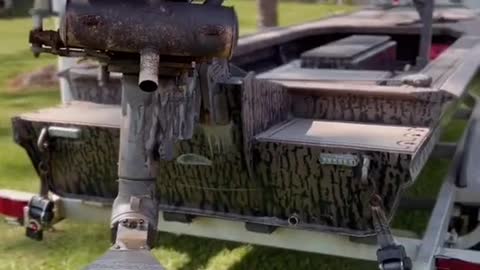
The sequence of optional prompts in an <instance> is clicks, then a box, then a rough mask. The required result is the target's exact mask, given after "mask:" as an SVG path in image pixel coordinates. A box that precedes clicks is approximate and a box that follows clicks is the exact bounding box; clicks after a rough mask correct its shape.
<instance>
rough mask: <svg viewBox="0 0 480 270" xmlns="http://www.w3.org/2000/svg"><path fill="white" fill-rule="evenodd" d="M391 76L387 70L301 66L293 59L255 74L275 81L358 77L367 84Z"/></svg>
mask: <svg viewBox="0 0 480 270" xmlns="http://www.w3.org/2000/svg"><path fill="white" fill-rule="evenodd" d="M391 77H392V73H391V72H388V71H375V70H348V69H313V68H302V67H301V63H300V60H294V61H292V62H290V63H288V64H286V65H283V66H280V67H278V68H275V69H272V70H270V71H268V72H264V73H261V74H259V75H258V76H257V78H258V79H266V80H275V81H345V80H347V81H353V80H355V79H358V81H361V82H363V83H368V84H376V82H378V81H381V80H384V79H388V78H391Z"/></svg>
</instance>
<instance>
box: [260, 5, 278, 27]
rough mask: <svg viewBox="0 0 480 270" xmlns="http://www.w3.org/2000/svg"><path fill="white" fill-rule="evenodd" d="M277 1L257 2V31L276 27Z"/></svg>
mask: <svg viewBox="0 0 480 270" xmlns="http://www.w3.org/2000/svg"><path fill="white" fill-rule="evenodd" d="M277 6H278V0H257V9H258V15H257V26H258V28H259V29H265V28H269V27H275V26H277V25H278V10H277Z"/></svg>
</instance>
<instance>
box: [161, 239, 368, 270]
mask: <svg viewBox="0 0 480 270" xmlns="http://www.w3.org/2000/svg"><path fill="white" fill-rule="evenodd" d="M158 237H159V239H160V241H159V245H160V247H161V248H162V249H173V250H175V251H177V252H180V253H184V254H187V256H188V257H189V258H190V260H189V261H188V262H187V263H186V264H184V265H183V266H182V267H180V268H179V269H181V270H194V269H217V268H220V269H229V270H250V269H264V270H268V269H272V270H273V269H279V270H280V269H297V270H303V269H305V270H307V269H317V270H327V269H332V270H333V269H335V270H350V269H352V270H353V269H356V270H363V269H365V270H367V269H375V267H376V264H375V263H373V262H366V261H359V260H353V259H348V258H338V257H332V256H324V255H319V254H313V253H307V252H298V251H292V250H286V249H280V248H271V247H262V246H252V245H245V244H240V243H234V242H228V241H220V240H213V239H205V238H197V237H192V236H176V235H174V234H168V233H160V234H159V236H158ZM242 247H243V248H246V251H245V252H241V253H240V254H239V255H233V256H236V257H235V258H232V257H233V256H232V255H230V258H229V263H227V265H225V264H224V265H222V264H221V262H215V264H214V265H212V263H213V261H214V260H215V259H216V258H217V257H219V256H226V255H225V253H228V252H231V253H233V252H234V251H235V249H240V248H242ZM222 253H223V254H222ZM227 256H228V255H227ZM160 259H161V258H160ZM232 260H233V261H234V262H233V263H232V262H231V261H232Z"/></svg>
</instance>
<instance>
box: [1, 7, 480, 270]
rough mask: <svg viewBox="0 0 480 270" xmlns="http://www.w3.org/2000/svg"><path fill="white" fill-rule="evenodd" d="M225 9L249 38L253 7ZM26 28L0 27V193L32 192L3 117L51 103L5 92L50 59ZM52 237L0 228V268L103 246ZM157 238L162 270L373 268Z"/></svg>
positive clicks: (320, 12) (296, 14) (67, 225)
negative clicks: (31, 42)
mask: <svg viewBox="0 0 480 270" xmlns="http://www.w3.org/2000/svg"><path fill="white" fill-rule="evenodd" d="M227 5H234V6H235V8H236V9H237V11H238V14H239V19H240V24H241V33H242V34H246V33H251V32H253V31H255V16H256V12H255V5H254V2H252V1H247V0H230V1H227ZM350 10H352V7H336V6H331V5H309V4H298V3H293V2H286V3H282V4H281V5H280V24H281V25H287V24H294V23H300V22H302V21H309V20H313V19H316V18H319V17H322V16H325V15H329V14H335V12H337V11H350ZM30 25H31V21H30V19H12V20H0V36H2V37H4V39H3V40H2V42H1V43H0V189H1V188H11V189H20V190H27V191H37V190H38V180H37V176H36V174H35V172H34V170H33V168H32V166H31V164H30V161H29V159H28V157H27V155H26V154H25V152H24V151H23V149H22V148H20V147H19V146H17V145H15V144H14V143H13V141H12V136H11V128H10V126H11V125H10V118H11V117H12V116H14V115H16V114H19V113H21V112H24V111H30V110H34V109H37V108H41V107H46V106H51V105H54V104H56V103H58V102H59V94H58V89H31V90H28V91H25V92H22V93H13V92H11V91H9V89H7V82H8V81H9V80H10V79H12V78H13V77H15V76H16V75H18V74H20V73H22V72H25V71H29V70H33V69H36V68H39V67H42V66H45V65H47V64H52V63H55V58H54V57H52V56H47V55H42V56H41V57H40V58H39V59H35V58H33V57H32V55H31V53H30V52H29V49H28V44H27V39H26V37H27V31H28V29H29V28H30ZM5 37H6V38H5ZM476 85H480V84H476ZM461 128H462V123H456V124H455V125H453V126H450V128H449V129H448V131H447V132H446V136H445V138H447V139H450V140H453V139H455V138H457V137H458V134H459V133H461ZM447 165H448V162H447V161H432V162H430V163H429V166H427V167H426V169H425V170H424V171H423V173H422V177H421V178H420V179H419V181H418V182H417V184H415V185H414V187H412V188H411V189H410V190H409V194H410V195H411V196H426V197H433V196H435V194H436V192H437V191H438V188H439V187H440V181H441V179H442V175H443V174H444V173H445V172H446V169H447ZM426 217H427V213H425V212H422V211H410V212H406V213H399V215H398V216H397V218H396V219H395V221H394V224H395V225H396V226H397V227H400V228H403V229H409V230H413V231H415V232H417V233H419V234H421V233H422V231H423V230H424V228H425V224H426ZM56 230H57V231H56V232H49V233H47V234H46V239H45V241H44V242H41V243H39V242H34V241H31V240H29V239H26V238H25V237H24V231H23V228H18V227H11V226H7V225H5V224H0V269H79V268H81V267H83V266H85V265H86V264H87V263H88V262H91V261H92V260H93V259H95V258H96V257H98V256H99V255H101V254H102V253H103V252H104V251H105V250H106V249H107V247H108V243H109V239H108V235H109V233H108V226H107V225H106V224H83V223H76V222H73V221H64V222H61V223H60V224H58V225H57V226H56ZM159 239H160V240H159V241H160V247H159V248H157V249H155V250H154V251H153V252H154V254H155V256H156V257H157V258H159V259H160V260H161V261H162V263H163V264H164V265H165V266H166V267H167V269H169V270H177V269H184V270H187V269H211V270H217V269H219V270H221V269H230V270H240V269H299V270H306V269H317V270H330V269H331V270H339V269H343V270H349V269H352V270H353V269H360V270H361V269H375V267H376V266H375V264H374V263H369V262H363V261H357V260H350V259H340V258H335V257H329V256H322V255H317V254H309V253H302V252H295V251H289V250H282V249H274V248H266V247H260V246H251V245H243V244H237V243H231V242H225V241H217V240H210V239H200V238H195V237H188V236H175V235H172V234H167V233H160V234H159Z"/></svg>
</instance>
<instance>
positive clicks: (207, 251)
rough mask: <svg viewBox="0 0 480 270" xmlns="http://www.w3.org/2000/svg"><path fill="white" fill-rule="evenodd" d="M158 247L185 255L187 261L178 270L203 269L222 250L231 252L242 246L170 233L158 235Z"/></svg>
mask: <svg viewBox="0 0 480 270" xmlns="http://www.w3.org/2000/svg"><path fill="white" fill-rule="evenodd" d="M158 239H159V242H158V245H159V246H160V247H161V248H162V249H172V250H175V251H176V252H180V253H184V254H187V256H188V257H189V261H188V262H187V263H186V264H184V265H183V266H182V267H180V268H179V269H181V270H191V269H192V270H193V269H203V268H204V267H205V266H206V265H207V264H208V263H209V261H210V260H211V258H213V257H215V255H217V254H219V253H220V252H221V251H222V250H233V249H235V248H238V247H241V246H242V244H239V243H235V242H228V241H221V240H213V239H206V238H199V237H193V236H186V235H181V236H178V235H174V234H170V233H159V234H158Z"/></svg>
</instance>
